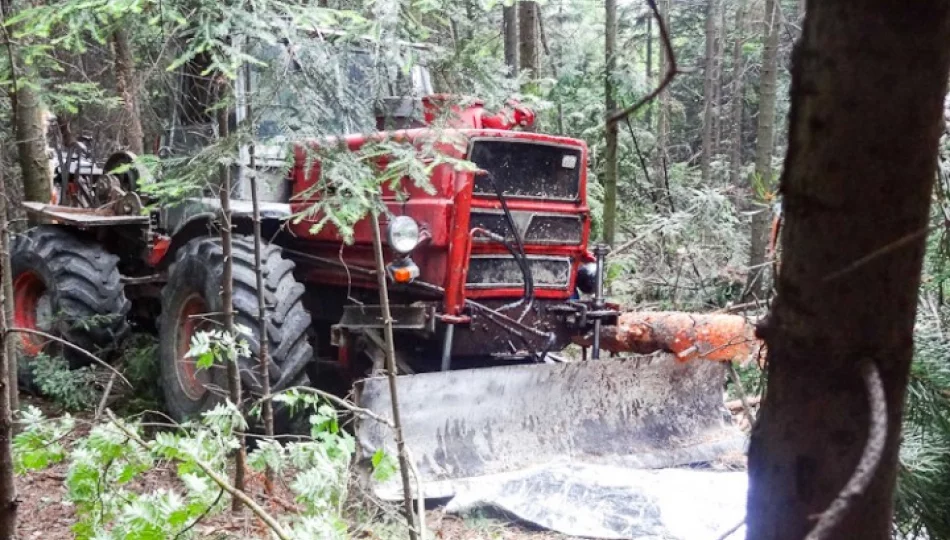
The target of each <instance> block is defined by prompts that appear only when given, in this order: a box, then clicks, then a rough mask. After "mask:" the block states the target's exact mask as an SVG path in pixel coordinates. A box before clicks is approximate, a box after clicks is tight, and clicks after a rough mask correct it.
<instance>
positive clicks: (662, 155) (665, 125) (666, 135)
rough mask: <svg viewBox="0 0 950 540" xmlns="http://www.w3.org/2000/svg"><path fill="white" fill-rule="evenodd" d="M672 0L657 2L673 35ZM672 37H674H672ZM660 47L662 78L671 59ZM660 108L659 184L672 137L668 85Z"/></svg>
mask: <svg viewBox="0 0 950 540" xmlns="http://www.w3.org/2000/svg"><path fill="white" fill-rule="evenodd" d="M670 5H671V4H670V0H660V2H659V3H658V4H657V10H658V11H659V12H660V19H661V20H662V21H663V26H665V27H666V30H667V33H668V34H670V35H671V36H672V33H673V29H672V28H671V27H670ZM671 39H672V37H671ZM658 45H659V49H660V65H659V70H658V71H657V75H658V77H659V78H660V79H662V78H663V77H665V76H666V72H667V71H668V70H669V69H670V67H669V66H670V59H669V58H667V52H666V46H665V45H664V44H663V43H659V44H658ZM659 98H660V110H659V114H658V115H657V116H658V119H657V129H656V160H657V166H656V174H655V175H654V176H655V177H656V180H655V181H656V182H657V183H658V184H660V183H662V182H663V168H664V167H665V163H666V161H667V150H668V147H669V142H670V141H669V139H670V89H669V87H667V88H666V89H665V90H663V91H662V92H660V96H659Z"/></svg>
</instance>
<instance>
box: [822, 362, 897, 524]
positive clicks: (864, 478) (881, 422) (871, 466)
mask: <svg viewBox="0 0 950 540" xmlns="http://www.w3.org/2000/svg"><path fill="white" fill-rule="evenodd" d="M861 377H862V378H863V379H864V385H865V387H866V388H867V393H868V409H869V415H870V425H869V426H868V440H867V442H866V443H865V445H864V451H863V452H862V453H861V459H860V461H858V466H857V467H855V469H854V473H852V474H851V478H849V479H848V483H847V484H845V485H844V487H843V488H841V491H840V492H839V493H838V496H837V497H835V499H834V500H833V501H831V504H830V505H828V508H827V509H826V510H825V511H824V512H822V513H821V514H820V516H819V517H818V523H817V524H815V527H814V528H813V529H812V530H811V532H810V533H808V536H806V537H805V540H827V539H828V538H831V537H832V535H831V533H832V531H833V530H834V528H835V527H836V526H837V525H838V524H839V523H841V520H842V519H844V516H845V514H846V513H847V511H848V507H849V506H850V505H851V502H852V501H853V500H854V499H856V498H858V497H859V496H861V494H863V493H864V491H865V490H866V489H867V488H868V486H869V485H870V484H871V480H873V479H874V473H875V472H877V466H878V464H880V462H881V456H882V455H883V454H884V446H885V444H886V443H887V396H886V395H885V394H884V384H883V383H882V382H881V373H880V372H879V371H878V368H877V365H875V364H874V362H873V361H872V360H867V361H865V362H864V363H863V364H861Z"/></svg>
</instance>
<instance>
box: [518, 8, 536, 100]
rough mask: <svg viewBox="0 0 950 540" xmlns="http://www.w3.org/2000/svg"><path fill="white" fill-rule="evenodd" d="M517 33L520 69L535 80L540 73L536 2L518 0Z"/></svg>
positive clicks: (530, 79) (532, 80) (531, 79)
mask: <svg viewBox="0 0 950 540" xmlns="http://www.w3.org/2000/svg"><path fill="white" fill-rule="evenodd" d="M518 27H519V31H518V35H519V48H520V50H519V54H518V61H519V62H520V66H521V70H522V71H527V75H528V80H529V81H531V82H534V81H537V79H538V75H539V74H540V54H539V48H540V47H539V46H538V3H537V2H534V1H533V0H522V1H520V2H518Z"/></svg>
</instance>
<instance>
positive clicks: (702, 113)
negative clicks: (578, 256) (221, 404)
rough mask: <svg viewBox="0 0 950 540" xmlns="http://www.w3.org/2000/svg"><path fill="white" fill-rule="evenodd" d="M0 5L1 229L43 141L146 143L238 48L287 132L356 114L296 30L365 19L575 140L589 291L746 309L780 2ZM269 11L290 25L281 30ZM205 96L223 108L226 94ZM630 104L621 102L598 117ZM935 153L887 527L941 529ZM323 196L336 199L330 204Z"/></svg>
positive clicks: (442, 72) (764, 224)
mask: <svg viewBox="0 0 950 540" xmlns="http://www.w3.org/2000/svg"><path fill="white" fill-rule="evenodd" d="M2 7H3V16H4V19H5V20H6V25H5V26H4V32H3V34H2V36H0V38H2V40H3V45H4V49H5V51H4V54H2V55H0V73H2V76H3V80H2V81H0V83H2V84H3V85H4V87H5V89H6V90H7V93H8V96H9V99H6V100H3V101H2V102H0V121H2V122H3V123H4V125H6V126H11V129H7V130H4V131H3V133H2V137H3V139H2V147H3V149H4V151H3V159H4V161H3V163H2V167H3V173H4V177H5V178H6V181H7V186H8V194H9V199H10V201H9V203H10V204H9V207H10V212H11V214H12V215H14V216H18V217H17V218H16V219H19V220H20V221H17V222H15V225H16V226H22V215H21V214H20V213H19V211H18V209H17V206H16V204H17V202H18V201H19V200H21V199H30V200H48V183H47V172H45V171H48V167H47V165H46V164H47V160H48V156H49V155H50V153H51V152H54V151H56V149H62V148H68V147H70V146H72V145H73V144H74V143H75V141H77V140H86V141H88V146H89V149H90V152H91V155H92V157H93V159H104V157H105V156H107V155H109V154H110V153H111V152H112V151H115V150H118V149H128V150H131V151H133V152H135V153H136V154H140V155H144V154H154V153H156V152H157V151H158V150H159V148H160V147H161V146H162V144H163V143H162V141H163V140H164V139H163V138H166V137H167V136H168V134H169V133H170V131H173V130H174V129H175V128H176V125H177V123H180V122H181V120H182V118H190V117H194V116H201V115H205V116H207V118H205V120H206V121H207V122H209V123H212V122H213V120H214V119H213V118H212V116H211V115H210V113H209V112H208V111H206V110H204V109H203V108H202V107H200V106H199V105H198V104H200V103H207V102H209V101H214V99H211V100H209V99H208V94H209V93H212V92H215V91H216V90H215V89H216V88H218V87H219V86H225V87H227V86H229V85H231V86H233V85H234V84H236V82H235V81H238V80H239V79H240V76H239V75H240V73H241V70H242V69H244V66H245V65H246V64H248V63H251V64H255V65H260V66H261V67H260V69H261V70H262V71H263V72H265V76H264V78H263V79H262V80H263V81H264V82H263V83H262V84H261V88H263V89H268V88H271V89H272V87H276V86H281V85H283V86H285V88H284V91H286V92H291V93H294V94H295V95H296V96H297V102H298V103H299V104H300V108H299V109H298V110H295V111H294V113H293V114H294V115H295V118H294V123H295V125H297V128H296V131H295V136H296V137H299V138H306V137H319V136H324V135H333V134H339V133H340V130H341V129H345V130H347V131H361V130H366V131H368V130H371V129H372V126H371V125H368V124H359V123H358V122H355V123H347V122H343V121H342V120H341V118H343V116H341V114H340V113H339V110H340V108H341V107H342V108H343V109H347V107H350V105H351V104H352V100H354V99H356V98H355V97H353V96H350V95H348V94H347V93H346V92H342V91H339V88H336V87H333V86H332V85H330V84H329V83H327V82H326V81H329V80H332V77H329V76H328V75H327V73H326V72H323V71H321V70H323V69H325V66H321V64H320V63H319V60H320V58H321V56H320V54H323V53H325V51H321V50H320V48H319V46H318V44H317V43H318V42H320V41H321V39H323V38H320V39H317V38H315V37H314V36H313V35H311V34H310V33H308V32H306V31H303V30H301V28H305V27H320V28H332V29H334V31H337V32H340V33H342V34H344V35H364V34H369V35H373V36H374V37H375V38H376V39H378V40H379V42H380V43H382V44H383V46H381V47H380V48H379V49H378V50H376V51H375V52H376V54H378V55H379V57H380V58H382V59H383V60H382V62H384V63H386V64H388V65H390V66H392V67H393V68H394V69H399V70H404V71H408V70H410V69H411V66H412V65H414V64H416V63H419V62H423V63H425V65H427V66H428V67H429V69H430V70H431V72H432V75H433V85H434V90H435V91H437V92H444V93H450V94H459V95H468V96H476V97H478V98H481V99H483V100H485V102H486V104H487V105H488V107H490V108H492V107H494V108H498V107H500V106H501V105H503V104H504V103H505V102H506V101H507V100H509V99H516V100H518V101H520V102H521V103H523V104H526V105H529V106H530V107H532V108H533V109H534V110H535V111H537V113H538V121H537V123H536V125H535V126H534V128H533V129H534V130H536V131H538V132H544V133H551V134H557V135H564V136H569V137H576V138H580V139H583V140H584V141H586V143H587V144H588V146H589V149H590V156H591V159H590V170H589V183H588V191H589V196H590V202H591V206H592V217H593V219H594V223H595V232H596V235H597V236H598V238H601V239H604V240H605V241H607V242H608V243H610V244H611V245H612V246H613V253H612V254H611V256H610V259H609V260H610V265H609V268H608V279H609V286H610V289H611V293H612V295H613V296H614V297H616V298H618V299H620V300H621V301H622V302H623V303H624V304H626V305H629V306H637V307H638V308H639V309H648V308H655V309H681V310H721V309H727V310H733V311H741V312H743V313H748V314H750V315H756V314H762V313H764V311H765V310H766V309H767V307H768V304H769V301H770V298H771V292H770V291H771V289H772V285H773V281H774V279H773V278H774V275H773V274H774V271H775V269H776V268H777V267H778V266H779V265H778V261H779V259H780V256H776V253H775V252H774V250H773V246H772V240H771V238H772V237H771V234H770V229H771V226H772V224H773V221H774V220H775V218H776V217H777V216H778V215H780V211H779V208H780V202H781V197H780V194H779V193H777V186H778V178H779V177H780V175H781V173H782V159H783V157H784V156H785V154H786V145H787V140H786V132H787V127H788V126H787V115H788V109H789V86H790V63H791V50H792V45H793V43H794V42H795V40H796V39H798V37H799V35H800V33H801V21H802V19H803V17H804V4H803V3H802V2H799V1H788V0H785V1H782V0H705V1H699V0H677V1H672V0H658V1H657V2H656V3H654V1H653V0H648V1H646V2H644V1H641V0H636V1H632V0H621V1H616V0H607V1H606V2H601V1H594V0H550V1H545V2H535V1H521V2H515V3H500V2H494V1H490V0H489V1H476V0H462V1H444V2H440V0H377V1H372V2H365V3H364V2H346V1H335V0H320V2H319V3H316V4H313V5H309V4H308V5H298V4H295V3H293V2H285V1H281V0H277V1H263V0H254V1H249V2H221V3H219V2H213V1H207V2H205V1H202V0H171V1H151V0H47V1H37V0H31V1H25V0H3V4H2ZM288 17H289V18H291V19H292V20H294V21H296V22H297V23H299V24H300V27H299V28H288V27H287V25H281V23H280V22H279V21H281V20H286V19H287V18H288ZM661 21H662V23H661ZM235 35H241V36H243V37H242V39H246V40H248V41H260V42H265V43H269V44H278V43H284V42H286V41H291V42H293V43H295V45H296V46H298V47H299V49H298V55H299V58H301V59H305V60H306V59H310V60H313V62H312V63H310V64H307V63H306V62H304V64H305V65H304V67H303V68H302V73H303V77H297V78H294V79H287V78H286V74H281V73H276V69H277V68H276V67H275V66H274V65H271V64H268V62H267V61H266V58H264V59H262V58H255V57H254V56H253V53H252V52H247V51H245V50H243V49H242V48H241V47H240V46H239V45H238V44H237V42H236V41H234V40H233V36H235ZM282 40H283V41H282ZM410 42H411V43H417V44H425V45H426V47H424V48H423V49H419V50H417V49H416V48H413V47H410V46H408V45H406V44H407V43H410ZM310 45H312V47H311V48H308V47H310ZM200 66H205V67H206V68H207V69H201V68H200ZM209 66H210V67H209ZM188 70H192V76H191V78H190V79H189V80H190V81H191V84H190V86H189V85H184V86H183V85H182V84H181V82H180V81H181V80H182V79H181V78H180V77H179V75H180V74H181V72H182V71H188ZM288 80H291V81H292V83H291V84H290V85H289V86H287V85H286V82H287V81H288ZM222 81H224V82H223V83H222ZM268 81H270V82H268ZM269 85H270V86H269ZM657 89H660V90H661V91H660V92H659V93H658V94H656V95H655V96H654V95H653V94H654V93H655V91H656V90H657ZM273 95H274V94H273V93H267V92H264V91H260V92H258V93H257V94H255V98H254V99H255V100H257V102H256V103H255V105H256V106H257V107H259V108H262V109H263V108H266V106H267V104H268V103H269V102H271V101H273V100H274V97H273ZM219 98H220V99H219V102H220V103H225V104H226V103H227V94H224V93H223V94H221V96H219ZM647 98H649V99H647ZM645 99H646V101H644V100H645ZM635 104H642V106H639V107H636V108H635V110H634V111H633V112H632V113H631V114H624V115H618V114H617V113H618V112H619V111H629V110H630V109H629V108H630V107H631V106H634V105H635ZM224 106H225V107H226V106H227V105H224ZM283 121H288V120H286V119H284V120H283ZM341 126H342V127H341ZM251 137H253V136H251ZM945 141H946V139H945V138H944V139H943V140H942V142H943V143H945ZM232 143H233V144H234V145H236V144H237V142H236V141H232ZM218 151H219V152H221V153H226V149H224V148H219V149H218ZM219 158H220V154H207V155H205V156H204V157H202V158H201V159H199V160H197V161H196V160H195V159H194V156H190V157H189V160H188V161H187V162H184V161H182V162H181V163H178V164H177V165H178V166H179V176H178V181H177V183H174V185H173V186H172V187H173V188H175V189H171V188H170V187H169V186H168V185H166V186H164V187H161V188H157V190H158V192H159V193H160V194H166V195H167V194H168V193H169V192H170V191H176V190H177V191H181V190H182V189H184V188H182V186H185V185H186V184H187V182H193V183H194V182H198V183H200V182H201V180H196V178H197V179H200V178H201V177H202V175H205V176H211V172H210V171H212V170H213V167H216V166H217V164H218V163H219V161H220V160H219ZM946 159H947V152H946V145H945V144H944V147H943V148H942V149H941V162H940V170H939V178H938V180H939V181H938V182H937V183H936V188H935V191H934V193H933V198H934V199H933V200H934V202H935V204H934V205H933V224H934V227H933V228H932V229H931V233H930V234H929V236H928V251H927V258H926V262H925V270H924V280H923V281H924V283H923V286H922V288H921V291H920V305H919V310H918V313H919V315H918V322H917V328H916V345H917V347H916V353H915V364H914V369H913V372H912V377H911V384H910V391H909V402H908V411H909V413H908V414H909V416H908V422H907V425H906V428H905V439H904V442H903V446H902V454H901V469H900V481H899V489H898V515H897V525H898V527H899V528H900V530H901V532H902V533H905V534H907V535H908V537H913V536H914V535H915V534H918V533H920V532H921V531H925V532H926V534H927V537H928V538H950V517H948V516H947V514H946V513H945V509H946V508H947V506H948V504H950V415H948V411H950V367H948V366H947V363H946V362H945V358H946V355H947V353H948V352H950V341H948V337H947V335H946V332H947V330H946V329H947V323H948V322H950V308H948V306H947V305H946V296H947V291H948V288H947V280H948V278H950V269H948V268H947V261H948V256H950V253H948V249H950V237H948V235H947V227H946V223H947V222H948V220H950V201H948V200H947V193H948V191H947V190H948V188H950V170H948V163H947V161H946ZM175 165H176V164H174V163H172V164H171V165H169V164H165V166H167V167H171V168H172V169H174V167H175ZM181 167H188V168H189V170H188V171H187V172H186V173H185V172H181V170H180V168H181ZM44 186H47V187H45V188H44ZM44 189H45V190H46V191H45V192H44ZM162 190H164V191H162ZM177 191H176V192H177ZM340 204H341V205H342V207H343V208H344V210H342V211H341V214H346V213H347V212H348V210H347V208H346V205H347V204H350V203H349V202H347V201H340ZM341 219H342V220H344V221H345V219H346V218H345V216H344V217H342V218H341ZM779 253H780V250H779ZM743 375H744V376H745V379H746V382H747V386H748V387H749V389H750V390H751V391H760V390H761V388H763V384H762V381H761V373H760V372H759V371H758V369H757V368H756V367H755V366H751V367H749V368H746V370H745V371H744V373H743ZM829 414H831V413H830V412H829Z"/></svg>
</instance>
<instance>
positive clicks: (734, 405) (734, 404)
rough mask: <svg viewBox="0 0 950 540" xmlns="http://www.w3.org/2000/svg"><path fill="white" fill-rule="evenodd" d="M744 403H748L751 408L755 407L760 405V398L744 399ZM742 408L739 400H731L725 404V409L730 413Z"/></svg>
mask: <svg viewBox="0 0 950 540" xmlns="http://www.w3.org/2000/svg"><path fill="white" fill-rule="evenodd" d="M746 403H748V404H749V405H750V406H752V407H755V406H756V405H758V404H760V403H762V396H752V397H750V398H748V399H746ZM742 407H743V405H742V400H740V399H731V400H729V401H727V402H726V408H727V409H729V410H730V411H734V410H736V409H741V408H742Z"/></svg>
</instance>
